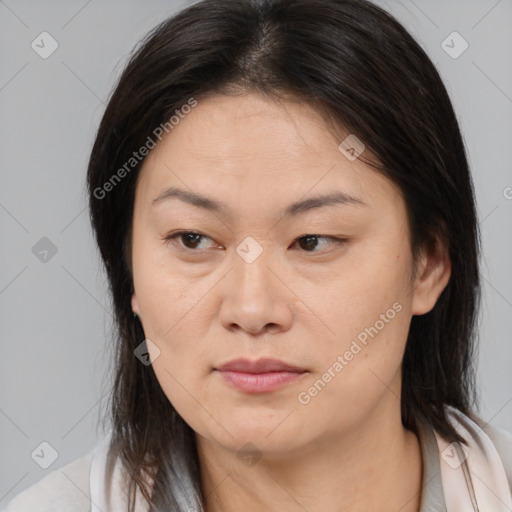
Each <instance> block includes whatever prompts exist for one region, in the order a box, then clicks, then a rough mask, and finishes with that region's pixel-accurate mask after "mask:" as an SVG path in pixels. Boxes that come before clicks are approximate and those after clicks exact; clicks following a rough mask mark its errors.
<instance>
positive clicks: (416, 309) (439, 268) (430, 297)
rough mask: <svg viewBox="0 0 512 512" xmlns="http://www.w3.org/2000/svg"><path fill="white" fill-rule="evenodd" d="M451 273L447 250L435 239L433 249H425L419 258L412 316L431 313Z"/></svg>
mask: <svg viewBox="0 0 512 512" xmlns="http://www.w3.org/2000/svg"><path fill="white" fill-rule="evenodd" d="M451 271H452V265H451V261H450V256H449V253H448V248H447V246H446V245H445V244H443V243H441V241H440V239H439V238H436V243H435V246H434V247H433V248H430V249H429V248H427V247H425V248H424V249H423V250H422V252H421V254H420V256H419V258H418V263H417V269H416V276H415V279H414V284H413V286H414V288H413V292H412V293H413V299H412V310H411V312H412V314H413V315H424V314H426V313H428V312H429V311H431V310H432V309H433V308H434V306H435V304H436V302H437V299H438V298H439V296H440V295H441V293H443V290H444V289H445V288H446V285H447V284H448V281H449V280H450V275H451Z"/></svg>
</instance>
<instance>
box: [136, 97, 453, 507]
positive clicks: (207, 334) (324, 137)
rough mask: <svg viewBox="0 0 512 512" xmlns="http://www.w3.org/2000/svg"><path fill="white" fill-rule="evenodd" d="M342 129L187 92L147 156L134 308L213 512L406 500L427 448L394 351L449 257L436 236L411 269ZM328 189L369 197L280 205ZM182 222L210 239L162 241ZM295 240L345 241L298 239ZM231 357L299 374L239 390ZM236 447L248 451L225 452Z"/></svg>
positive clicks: (378, 193)
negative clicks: (246, 244) (403, 391)
mask: <svg viewBox="0 0 512 512" xmlns="http://www.w3.org/2000/svg"><path fill="white" fill-rule="evenodd" d="M346 135H347V134H346V133H343V132H342V131H341V130H340V133H339V134H337V135H336V134H333V131H332V130H330V129H329V128H328V126H327V124H326V122H325V120H324V118H322V117H321V116H320V115H319V113H318V112H317V111H316V110H314V109H313V108H312V107H310V106H308V105H306V104H303V103H299V102H293V101H291V100H286V101H284V100H283V101H282V102H280V103H278V102H275V101H270V100H269V99H265V98H263V97H261V96H259V95H256V94H244V95H241V96H214V97H210V98H208V99H203V100H200V101H198V105H197V106H196V107H195V108H194V109H192V111H191V112H190V113H189V114H187V116H185V118H184V119H182V120H181V121H180V123H179V125H177V126H176V127H175V128H174V129H173V130H172V131H171V132H170V133H169V134H168V135H167V136H166V137H165V138H164V139H163V140H162V141H161V142H160V143H159V144H158V145H157V147H156V148H155V149H153V150H152V151H151V152H150V154H149V155H148V157H147V158H146V160H145V161H144V164H143V166H142V169H141V173H140V176H139V181H138V183H137V189H136V199H135V210H134V221H133V246H132V255H133V278H134V289H135V293H134V294H133V297H132V308H133V311H134V312H136V313H137V314H138V315H139V316H140V319H141V322H142V324H143V327H144V332H145V335H146V337H147V338H149V339H150V340H151V341H152V342H153V343H154V345H153V348H151V347H150V356H151V358H152V364H153V369H154V371H155V374H156V376H157V378H158V381H159V383H160V385H161V386H162V389H163V391H164V393H165V394H166V396H167V397H168V398H169V400H170V401H171V403H172V404H173V406H174V407H175V408H176V410H177V411H178V413H179V414H180V415H181V416H182V417H183V419H184V420H185V421H186V422H187V423H188V424H189V425H190V426H191V427H192V429H193V430H194V431H195V432H196V441H197V447H198V453H199V460H200V466H201V480H202V487H203V491H204V494H205V496H206V510H207V511H208V512H217V511H223V512H231V511H239V510H241V509H242V510H244V511H245V512H252V511H255V512H256V511H261V510H275V511H280V512H282V511H290V512H291V511H300V510H304V509H305V510H307V511H308V512H315V511H322V512H330V511H332V512H334V511H344V512H355V511H363V510H364V511H366V512H369V511H374V510H375V511H377V510H378V511H383V510H386V511H396V512H398V511H400V512H412V511H417V510H418V508H419V504H420V499H421V484H422V455H421V449H420V445H419V442H418V439H417V438H416V436H415V435H414V434H413V433H412V432H410V431H408V430H406V429H405V428H404V427H403V425H402V423H401V418H400V399H399V397H400V387H401V361H402V356H403V351H404V347H405V343H406V339H407V333H408V329H409V325H410V321H411V317H412V315H421V314H424V313H427V312H428V311H430V310H431V309H432V308H433V306H434V305H435V302H436V300H437V299H438V297H439V295H440V294H441V292H442V291H443V289H444V288H445V286H446V284H447V283H448V280H449V276H450V270H451V267H450V262H449V259H448V257H447V255H446V251H445V250H444V248H443V247H441V246H439V245H438V247H437V249H436V250H435V251H434V252H430V253H427V252H426V251H423V252H422V253H421V257H420V259H419V260H418V265H417V267H416V272H414V270H415V268H414V265H413V260H412V256H411V247H410V242H409V231H408V224H407V217H406V210H405V203H404V200H403V198H402V196H401V194H400V190H399V189H398V187H396V186H395V185H394V184H393V183H392V182H390V181H389V180H387V179H386V178H385V177H384V176H382V175H381V174H380V173H378V172H375V171H374V170H372V169H371V168H370V167H369V166H367V165H366V164H365V163H364V162H362V161H361V159H356V160H355V161H349V159H347V158H346V157H345V156H344V155H343V154H342V153H341V152H340V151H339V149H338V145H339V143H340V142H341V141H342V140H343V138H344V137H345V136H346ZM363 155H364V153H363ZM170 186H175V187H179V188H181V189H184V190H187V191H192V192H194V193H197V194H201V195H205V196H208V197H210V198H213V199H215V200H217V201H222V202H224V203H226V205H227V207H228V208H229V210H228V213H226V214H220V213H218V212H216V213H213V212H211V211H207V210H204V209H201V208H199V207H196V206H193V205H190V204H187V203H185V202H182V201H180V200H179V199H176V198H174V199H169V200H167V201H166V200H162V201H160V202H158V203H157V204H156V205H154V206H152V205H151V202H152V200H153V199H155V198H156V197H157V196H158V195H159V194H160V193H161V192H162V191H163V190H165V189H166V188H167V187H170ZM333 191H343V192H345V193H348V194H351V195H353V196H356V197H357V198H359V199H360V200H361V201H364V203H365V205H364V206H363V205H353V204H344V205H335V206H328V207H322V208H318V209H313V210H309V211H307V212H304V213H302V214H299V215H297V216H291V215H288V216H284V217H283V215H282V212H283V211H284V209H285V208H286V207H287V206H288V205H289V204H291V203H293V202H295V201H298V200H300V199H306V198H310V197H312V196H316V195H321V194H324V193H330V192H333ZM177 230H188V231H194V232H198V233H200V234H202V235H205V236H204V237H203V238H199V239H194V238H192V239H190V237H188V238H187V237H186V236H185V237H183V236H182V237H178V238H177V239H174V242H171V243H169V241H166V240H165V237H166V235H168V234H169V233H171V232H174V231H177ZM308 234H313V235H321V237H342V238H346V239H347V242H345V243H344V244H337V243H336V242H334V241H332V240H330V239H329V238H318V239H314V240H313V242H312V243H311V244H307V243H304V241H303V242H302V243H301V242H300V240H298V239H299V238H300V237H303V236H304V235H308ZM246 237H252V238H253V239H255V240H256V241H257V243H258V244H259V245H260V247H261V249H262V253H261V254H260V255H259V256H258V257H257V258H256V259H255V260H254V261H253V262H252V263H248V262H246V261H245V260H244V259H243V258H242V257H241V256H240V255H239V254H238V253H237V251H236V248H237V246H239V245H240V244H241V243H242V242H243V241H244V239H245V238H246ZM302 240H303V239H302ZM395 303H399V304H400V305H401V310H400V312H398V313H396V315H394V318H393V319H391V320H389V321H388V322H386V323H385V326H384V328H382V329H381V330H379V332H378V334H377V335H375V336H374V337H373V338H371V339H370V340H369V342H368V344H367V345H366V346H365V347H364V348H363V349H362V350H361V351H360V352H359V353H357V355H354V356H353V358H352V359H351V360H350V361H347V364H346V365H344V367H343V369H342V370H341V371H339V372H338V373H336V372H335V375H336V376H335V377H333V378H332V379H331V380H330V382H328V383H327V384H326V385H325V387H323V389H321V391H320V392H318V393H317V394H316V396H314V397H311V400H310V401H309V403H307V404H303V403H300V402H299V400H298V395H299V393H301V392H304V391H307V390H308V389H309V388H310V387H311V386H312V385H313V384H314V383H315V382H317V381H318V379H320V378H321V377H322V375H324V374H325V373H326V372H327V370H328V369H329V368H332V366H333V363H334V362H335V361H336V360H337V358H338V356H339V355H343V354H344V353H345V352H346V351H347V350H349V349H350V346H351V343H352V342H353V340H355V339H356V337H357V335H358V334H360V333H361V332H362V331H363V330H364V329H365V328H368V327H370V326H374V325H375V323H376V321H377V320H379V319H380V318H382V317H381V316H380V315H382V314H385V313H386V311H388V310H389V309H390V308H392V305H393V304H395ZM154 347H158V350H155V348H154ZM158 351H159V352H158ZM238 357H246V358H249V359H251V360H256V359H259V358H260V357H274V358H277V359H281V360H283V361H285V362H287V363H289V364H293V365H296V366H299V367H302V368H303V369H305V370H307V372H306V373H305V374H303V375H302V376H301V377H300V378H299V379H298V380H296V381H294V382H290V383H288V384H286V385H285V386H284V387H282V388H280V389H278V390H276V391H273V392H269V393H263V394H247V393H244V392H242V391H240V390H238V389H234V388H233V387H231V386H229V385H228V384H227V383H226V382H225V381H224V379H222V378H221V376H220V375H219V373H218V372H216V371H214V370H213V368H214V367H216V366H218V365H220V364H222V363H224V362H227V361H229V360H232V359H234V358H238ZM247 443H251V445H250V446H251V447H252V448H253V449H254V450H255V451H256V454H257V456H256V457H255V458H254V459H252V460H250V459H244V457H241V456H237V455H240V454H241V453H243V450H242V448H243V447H244V446H245V445H246V444H247ZM240 450H242V451H240ZM384 503H385V504H386V505H385V507H384V508H383V504H384ZM242 507H243V508H242Z"/></svg>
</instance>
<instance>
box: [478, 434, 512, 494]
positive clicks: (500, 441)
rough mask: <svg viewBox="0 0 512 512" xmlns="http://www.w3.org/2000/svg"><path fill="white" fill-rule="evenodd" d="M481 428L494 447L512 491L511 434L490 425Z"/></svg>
mask: <svg viewBox="0 0 512 512" xmlns="http://www.w3.org/2000/svg"><path fill="white" fill-rule="evenodd" d="M482 428H483V430H484V431H485V433H486V434H487V435H488V436H489V438H490V439H491V441H492V442H493V444H494V446H495V447H496V451H497V452H498V455H499V456H500V458H501V461H502V462H503V465H504V466H505V472H506V473H507V478H508V483H509V485H510V488H511V489H512V432H509V431H508V430H505V429H503V428H499V427H495V426H493V425H490V424H486V425H482Z"/></svg>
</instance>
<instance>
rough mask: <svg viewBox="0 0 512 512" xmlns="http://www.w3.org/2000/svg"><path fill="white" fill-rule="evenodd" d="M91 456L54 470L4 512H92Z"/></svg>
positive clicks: (17, 496) (10, 504)
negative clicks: (90, 485)
mask: <svg viewBox="0 0 512 512" xmlns="http://www.w3.org/2000/svg"><path fill="white" fill-rule="evenodd" d="M91 460H92V454H91V453H89V454H87V455H84V456H83V457H80V458H79V459H75V460H74V461H72V462H70V463H69V464H67V465H66V466H63V467H61V468H59V469H55V470H53V471H52V472H50V473H49V474H47V475H46V476H44V477H43V478H42V479H41V480H39V481H38V482H36V483H35V484H33V485H32V486H30V487H29V488H28V489H25V490H24V491H22V492H20V493H19V494H17V495H16V496H15V497H14V498H13V499H12V500H11V501H10V502H9V503H8V505H7V508H5V509H3V511H2V512H35V511H38V512H45V511H48V512H49V511H52V512H68V511H73V512H89V510H90V506H91V504H90V490H89V473H90V467H91Z"/></svg>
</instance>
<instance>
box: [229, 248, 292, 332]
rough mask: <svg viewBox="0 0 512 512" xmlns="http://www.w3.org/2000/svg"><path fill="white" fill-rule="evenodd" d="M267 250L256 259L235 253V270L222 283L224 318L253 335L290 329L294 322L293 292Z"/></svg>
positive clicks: (231, 326)
mask: <svg viewBox="0 0 512 512" xmlns="http://www.w3.org/2000/svg"><path fill="white" fill-rule="evenodd" d="M269 253H270V251H269V250H268V249H266V250H264V251H263V252H262V254H261V255H260V256H259V257H258V258H256V259H255V260H254V261H252V262H248V261H245V260H244V259H243V258H242V257H239V256H238V254H237V255H235V258H234V264H233V267H234V268H233V269H232V270H231V272H229V273H228V275H227V276H226V278H225V279H223V280H222V282H221V289H220V292H221V293H222V303H221V307H220V312H219V315H220V321H221V323H222V325H223V326H224V327H225V328H226V329H228V330H230V331H234V330H236V329H241V330H243V331H246V332H247V333H249V334H251V335H259V334H269V333H277V332H280V331H286V330H288V329H289V328H290V327H291V324H292V321H293V308H292V306H293V303H292V300H293V297H294V295H293V293H292V292H291V291H290V289H289V288H288V287H287V286H286V284H285V278H284V276H283V275H280V273H281V274H283V272H282V271H281V272H280V270H279V266H278V265H277V264H275V263H273V262H272V261H271V258H270V254H269Z"/></svg>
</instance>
